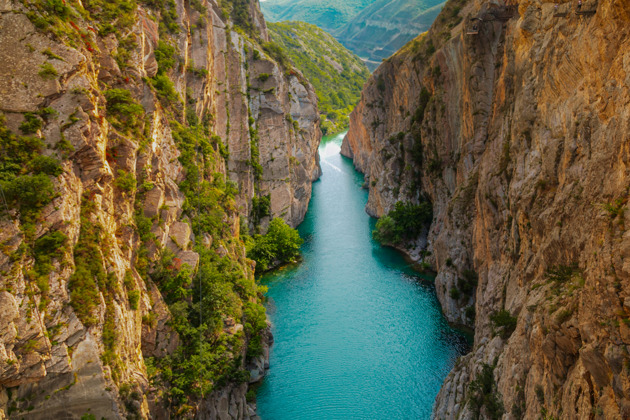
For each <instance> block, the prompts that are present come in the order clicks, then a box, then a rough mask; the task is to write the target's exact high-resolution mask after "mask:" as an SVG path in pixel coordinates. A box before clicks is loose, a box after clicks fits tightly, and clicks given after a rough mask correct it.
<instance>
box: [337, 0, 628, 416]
mask: <svg viewBox="0 0 630 420" xmlns="http://www.w3.org/2000/svg"><path fill="white" fill-rule="evenodd" d="M511 4H514V5H515V7H514V8H510V7H505V6H504V5H503V3H502V2H493V1H491V2H485V1H481V0H469V1H466V0H450V1H449V2H447V3H446V5H445V7H444V9H443V10H442V12H441V13H440V15H439V16H438V17H437V20H436V22H435V23H434V25H433V26H432V28H431V29H430V30H429V31H428V32H427V33H425V34H422V35H421V36H419V37H418V38H417V39H416V40H414V41H412V42H411V43H409V44H408V45H406V46H405V47H404V48H403V49H402V50H401V51H399V52H398V53H397V54H395V55H394V56H392V57H391V58H389V59H387V60H386V61H385V62H384V63H383V64H382V65H381V66H380V67H379V68H378V69H377V70H376V72H375V73H374V74H373V76H372V78H371V79H370V81H368V83H367V85H366V87H365V88H364V91H363V94H362V100H361V102H360V103H359V105H358V106H357V108H356V109H355V110H354V112H353V113H352V115H351V122H350V131H349V133H348V135H347V136H346V138H345V140H344V144H343V148H342V153H343V154H345V155H346V156H349V157H351V158H352V159H353V160H354V164H355V166H356V167H357V168H358V169H359V170H360V171H362V172H363V173H364V174H365V176H366V186H367V187H368V188H369V200H368V204H367V211H368V212H369V213H370V214H371V215H374V216H377V217H381V216H385V215H387V214H388V213H390V212H391V211H392V210H393V209H394V207H395V204H396V203H397V202H398V201H402V202H412V203H416V204H419V203H422V202H430V203H431V204H432V207H433V219H432V222H431V224H430V228H429V229H428V230H427V231H425V234H424V235H422V236H421V237H420V238H418V239H417V240H414V241H410V242H408V243H406V244H399V245H397V246H398V247H400V248H407V249H406V252H407V253H408V254H409V256H410V257H411V258H414V259H416V260H418V261H423V262H424V265H425V266H428V267H432V268H433V269H434V270H435V271H437V272H438V275H437V278H436V280H435V284H436V290H437V294H438V298H439V300H440V303H441V305H442V308H443V310H444V313H445V315H446V317H447V318H448V319H449V321H451V322H452V323H454V324H460V325H464V326H467V327H471V328H474V331H475V333H474V336H475V337H474V346H473V349H472V351H471V352H470V353H469V354H468V355H466V356H465V357H463V358H461V359H460V360H459V361H458V362H457V363H456V365H455V367H454V369H453V370H452V371H451V373H450V374H449V376H448V378H447V379H446V381H445V383H444V385H443V387H442V390H441V392H440V394H439V396H438V398H437V401H436V405H435V407H434V412H433V417H434V418H436V419H451V418H462V419H464V418H466V419H467V418H495V419H496V418H505V419H512V418H515V419H518V418H526V419H537V418H546V419H547V418H548V419H551V418H563V419H586V418H591V419H594V418H606V419H624V418H628V417H630V369H629V367H630V353H629V347H628V345H630V335H629V333H630V284H629V282H630V258H629V256H630V234H629V233H628V232H627V230H626V226H627V224H628V222H629V220H628V218H629V217H630V213H629V212H628V209H627V202H628V195H629V191H630V190H629V189H630V172H629V168H628V162H629V159H630V155H629V148H628V139H629V136H630V118H629V117H630V87H629V86H630V36H629V35H630V3H628V2H627V1H624V0H599V1H593V2H591V1H585V2H583V4H582V2H580V5H579V6H578V5H577V3H576V2H568V1H567V2H559V3H558V4H557V7H556V3H553V2H550V1H543V0H520V1H518V2H511ZM474 18H477V20H474ZM479 19H480V20H479Z"/></svg>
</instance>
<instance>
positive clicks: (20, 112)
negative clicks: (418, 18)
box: [0, 0, 321, 419]
mask: <svg viewBox="0 0 630 420" xmlns="http://www.w3.org/2000/svg"><path fill="white" fill-rule="evenodd" d="M190 3H193V4H189V2H184V1H180V0H177V1H173V2H169V1H156V2H139V3H138V4H136V3H135V2H131V3H128V2H91V3H90V4H89V5H87V4H84V5H81V3H80V2H79V3H76V2H62V1H49V2H43V1H35V2H20V1H11V0H4V1H0V45H2V48H0V60H1V61H2V62H3V65H1V66H0V140H1V141H2V145H1V146H0V163H1V164H0V166H1V168H0V172H1V173H2V176H1V177H0V182H2V186H3V187H4V188H3V193H4V192H6V200H5V196H4V195H3V196H2V200H1V201H0V207H1V208H0V251H1V252H0V418H29V419H38V418H41V419H44V418H46V419H48V418H55V417H63V418H77V419H78V418H82V416H84V415H92V416H94V418H124V417H127V418H149V417H151V418H172V417H173V416H176V417H180V418H183V417H188V418H192V417H195V416H196V417H198V418H221V419H223V418H238V419H241V418H250V417H253V416H255V410H254V411H252V410H253V409H252V407H249V408H248V406H247V401H246V397H245V395H246V392H247V382H248V381H247V377H249V376H250V375H249V373H248V370H249V367H248V366H246V359H249V358H250V356H249V353H248V343H249V342H250V341H251V340H256V339H258V338H256V337H258V336H260V335H261V334H262V337H263V338H262V339H261V340H262V343H263V344H260V345H261V346H262V348H263V351H262V354H263V355H262V356H258V355H256V358H255V362H254V369H255V370H256V375H257V378H260V376H261V374H264V372H263V371H264V368H265V367H268V361H266V359H265V356H267V357H268V342H269V337H270V336H269V334H268V333H264V332H260V331H259V329H260V327H256V328H255V327H250V326H248V322H249V323H252V322H253V321H251V319H249V318H248V317H253V315H250V314H251V313H252V311H253V310H251V309H250V308H252V307H254V308H260V306H259V303H260V298H261V295H259V293H258V292H257V288H256V284H255V281H254V277H253V267H252V263H251V261H248V260H247V259H246V258H245V250H244V245H243V242H242V241H241V240H240V230H241V227H242V226H243V227H247V225H248V221H251V220H250V216H251V215H252V207H253V206H252V202H254V201H256V200H254V198H261V197H265V196H268V197H269V199H270V211H269V213H265V214H263V215H258V220H257V223H256V224H261V225H262V229H263V230H264V225H265V223H267V222H268V221H269V220H270V219H271V217H282V218H284V219H285V220H286V221H287V222H288V223H289V224H291V225H292V226H296V225H297V224H299V223H300V222H301V220H302V219H303V217H304V214H305V212H306V209H307V207H308V202H309V199H310V194H311V183H312V181H314V180H315V179H316V178H317V177H318V176H319V173H320V169H319V161H318V160H319V158H318V155H317V148H318V144H319V140H320V136H321V133H320V130H319V125H318V124H319V116H318V110H317V99H316V96H315V93H314V91H313V89H312V87H311V86H310V84H308V82H306V81H305V80H304V78H303V77H302V76H301V75H300V74H299V73H298V72H296V71H295V70H293V69H291V68H285V67H283V66H282V65H281V64H279V63H278V61H277V58H274V57H272V56H271V55H270V54H269V53H267V52H265V50H264V49H263V43H264V42H265V41H267V40H268V36H267V33H266V27H265V23H264V20H263V18H262V15H261V13H260V11H259V9H258V2H257V1H251V2H247V3H246V4H247V6H246V7H247V10H246V13H245V14H239V15H238V16H239V17H240V18H241V19H242V18H243V16H246V17H247V19H246V22H240V23H238V22H237V23H234V22H233V21H232V20H231V18H230V15H231V14H234V12H233V11H232V13H231V12H230V7H229V5H228V7H227V8H226V4H223V2H221V4H218V3H217V2H216V1H213V0H211V1H197V2H190ZM130 4H131V6H130ZM243 4H245V3H243ZM221 6H223V8H222V7H221ZM84 7H86V8H87V9H84ZM233 7H237V6H233ZM237 25H242V27H244V28H245V29H242V28H240V27H239V28H237ZM246 31H249V32H248V33H247V34H245V33H246ZM264 75H266V76H264ZM263 79H265V80H264V81H263ZM18 136H22V137H18ZM40 143H41V145H39V144H40ZM21 145H28V147H27V146H24V149H19V148H20V147H22V146H21ZM18 149H19V150H20V152H19V153H18V152H14V151H15V150H18ZM27 149H28V150H27ZM31 152H33V153H34V155H33V156H35V157H33V158H32V159H31V158H30V157H28V156H30V155H28V154H29V153H31ZM39 154H41V155H43V156H45V157H46V159H40V157H41V156H40V157H38V156H39ZM15 162H23V163H24V166H23V167H20V165H15ZM259 167H260V168H262V172H261V173H259V172H258V168H259ZM32 174H37V175H36V177H38V178H36V177H35V176H33V177H32ZM42 177H43V178H42ZM16 179H17V181H16ZM20 180H22V181H23V182H22V183H20V182H21V181H20ZM33 180H39V181H38V182H40V184H37V185H40V187H39V188H38V187H35V188H33V189H31V190H29V189H28V188H31V187H30V184H29V182H34V181H33ZM49 184H50V188H51V191H50V192H48V191H47V189H46V188H47V187H46V186H47V185H49ZM33 185H35V184H33ZM41 186H44V187H41ZM18 188H25V189H26V190H25V191H28V194H31V195H27V194H25V193H23V194H20V193H19V190H18ZM5 190H6V191H5ZM16 191H17V192H16ZM33 197H35V198H33ZM26 200H35V201H31V202H30V203H35V204H36V205H34V206H30V207H29V206H27V205H25V204H24V203H27V201H26ZM241 218H242V219H243V220H244V222H245V223H240V219H241ZM249 224H250V226H254V224H255V223H254V222H253V221H251V223H249ZM167 257H168V258H167ZM212 264H223V265H222V267H223V269H224V271H223V272H222V275H223V276H224V277H220V279H219V280H213V282H214V283H213V284H215V285H216V287H220V288H221V287H222V288H223V289H221V290H220V291H214V292H216V293H215V294H213V295H212V299H219V300H220V299H221V298H223V299H225V301H226V302H229V305H228V304H225V305H223V306H221V307H218V306H217V307H216V308H215V307H213V308H214V309H212V311H208V310H207V309H205V310H206V311H208V313H210V314H211V315H212V316H213V318H212V321H213V322H214V320H217V321H216V323H215V324H211V321H208V320H204V319H202V321H204V322H206V323H207V324H208V325H212V326H211V327H210V326H209V327H208V329H210V330H211V329H212V328H214V330H213V331H214V332H208V333H207V335H206V337H207V342H208V343H209V344H208V348H206V349H205V350H204V351H205V352H206V353H205V354H208V352H215V353H212V354H216V355H218V356H220V357H224V358H225V360H226V362H225V363H228V362H229V363H231V364H230V366H232V367H233V369H234V371H235V373H234V374H230V375H231V376H229V375H227V374H225V375H224V376H217V377H216V378H215V379H217V382H218V383H220V382H219V381H218V380H219V379H220V380H222V381H223V383H226V382H227V385H225V386H219V385H215V384H214V383H211V384H210V385H208V386H206V388H204V390H203V391H201V392H196V393H195V394H194V395H193V394H186V395H183V396H182V395H181V394H180V395H179V396H178V397H175V394H173V393H171V392H172V389H173V387H174V385H173V384H172V383H171V382H170V380H169V377H168V376H167V375H166V374H165V371H164V370H162V371H161V372H162V373H161V374H156V373H155V372H156V371H155V366H156V365H155V363H157V364H158V365H159V360H169V359H168V358H175V357H176V356H177V354H178V352H179V351H180V350H181V348H182V346H185V345H187V344H186V340H190V337H188V338H187V337H185V336H182V334H181V331H183V330H182V329H181V325H182V324H181V322H184V321H182V317H184V318H185V317H186V313H187V312H186V311H190V313H192V311H198V312H202V309H199V307H201V308H203V307H202V306H198V307H194V305H201V304H200V303H195V302H199V296H195V295H193V292H192V290H189V291H185V292H182V293H183V294H182V295H178V296H180V297H179V298H177V299H179V300H180V301H181V302H182V304H179V306H177V304H176V306H175V307H176V308H179V309H178V310H179V311H180V312H179V313H176V316H175V318H174V316H173V314H172V312H173V304H174V302H176V301H177V299H176V298H174V296H175V295H169V293H172V292H174V291H175V289H170V287H171V286H172V284H171V285H168V281H180V282H184V283H183V286H190V282H191V276H192V275H193V273H195V272H196V271H198V270H201V271H203V270H206V271H207V272H210V271H209V270H211V268H212V267H214V266H212ZM212 269H214V268H212ZM159 270H162V271H159ZM154 271H155V272H157V273H158V274H159V275H160V276H162V277H159V276H154V275H149V273H151V272H154ZM160 273H162V274H160ZM164 273H167V274H164ZM169 276H170V277H169ZM202 277H203V276H202ZM195 278H198V277H195ZM176 279H179V280H176ZM226 279H227V280H226ZM199 282H200V284H202V283H201V280H199ZM222 282H223V283H222ZM184 289H186V287H184ZM184 289H179V290H180V292H181V291H182V290H184ZM180 292H176V293H180ZM202 293H204V291H202ZM207 294H208V296H210V292H207ZM181 296H183V297H181ZM204 299H205V298H204ZM208 299H210V298H208ZM213 302H214V301H213ZM187 304H189V305H191V306H190V307H188V309H186V308H187V306H186V305H187ZM213 304H214V303H213ZM182 305H183V306H182ZM207 305H208V304H206V306H207ZM182 310H183V311H184V312H183V313H182ZM248 311H250V312H248ZM254 312H255V311H254ZM188 316H190V315H188ZM177 317H179V318H177ZM263 318H264V315H263ZM197 319H199V318H198V317H197ZM221 323H222V324H223V325H221ZM259 323H260V322H259ZM178 324H179V326H178ZM244 324H245V326H244ZM191 326H192V327H194V328H197V327H198V326H197V325H196V324H191ZM178 328H179V330H178ZM199 328H201V327H199ZM178 331H180V333H178ZM221 340H224V341H223V342H222V341H221ZM226 343H227V344H226ZM265 349H266V350H265ZM193 356H194V357H193ZM193 356H191V359H194V358H195V357H198V356H197V355H193ZM165 358H166V359H165ZM182 360H184V359H183V358H182ZM149 361H151V363H149ZM147 366H148V368H147ZM173 369H174V370H175V369H176V368H175V366H173ZM159 370H160V369H158V371H159ZM166 373H168V372H166ZM222 375H223V374H222ZM234 378H237V379H234ZM178 386H179V387H180V388H181V384H180V385H178ZM192 386H193V387H194V386H195V385H194V384H193V385H192ZM206 390H210V391H208V392H206ZM177 391H178V392H181V389H177ZM225 407H227V408H225ZM234 407H236V408H234ZM176 410H178V411H176Z"/></svg>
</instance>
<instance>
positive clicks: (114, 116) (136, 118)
mask: <svg viewBox="0 0 630 420" xmlns="http://www.w3.org/2000/svg"><path fill="white" fill-rule="evenodd" d="M105 98H106V99H107V117H108V119H109V121H110V122H111V124H112V125H113V126H114V127H115V128H116V129H118V130H123V131H125V132H129V131H134V130H137V129H138V128H139V125H140V124H141V123H142V117H143V116H144V108H143V107H142V105H140V104H139V103H138V102H137V101H136V100H135V99H133V97H132V96H131V92H129V91H128V90H125V89H110V90H108V91H106V92H105Z"/></svg>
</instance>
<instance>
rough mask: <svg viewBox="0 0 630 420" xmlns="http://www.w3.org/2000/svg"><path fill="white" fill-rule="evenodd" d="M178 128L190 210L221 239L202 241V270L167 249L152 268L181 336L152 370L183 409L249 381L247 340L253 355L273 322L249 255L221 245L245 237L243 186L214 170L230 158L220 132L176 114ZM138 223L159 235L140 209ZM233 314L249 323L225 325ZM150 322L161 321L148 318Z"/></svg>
mask: <svg viewBox="0 0 630 420" xmlns="http://www.w3.org/2000/svg"><path fill="white" fill-rule="evenodd" d="M171 128H172V129H173V139H174V140H175V142H176V145H177V147H178V149H179V151H180V156H179V161H180V163H181V164H182V166H183V167H184V169H185V178H184V180H183V181H182V182H181V184H180V189H181V191H182V192H183V193H184V195H185V197H186V200H185V203H184V211H185V213H186V215H187V216H188V218H189V219H190V222H191V227H192V230H193V232H194V234H195V236H196V237H198V238H200V237H203V236H204V235H211V236H212V238H213V241H212V247H211V248H209V249H208V248H206V247H205V246H203V245H202V244H201V243H197V244H196V245H195V246H194V251H196V252H197V253H198V254H199V257H200V260H199V265H198V268H197V271H196V272H193V271H192V269H193V267H188V266H186V265H184V264H182V261H181V260H179V259H178V258H177V257H176V256H175V255H173V253H172V252H170V251H168V250H163V251H162V253H161V256H160V259H159V261H158V262H157V264H156V265H155V267H154V269H153V271H152V273H151V274H150V279H151V280H152V281H153V282H154V283H155V284H156V285H157V287H158V288H159V290H160V292H161V293H162V295H163V297H164V299H165V301H166V303H167V304H168V305H169V309H170V312H171V314H172V317H173V318H172V321H171V325H172V327H173V328H174V329H175V330H176V331H177V332H178V334H179V337H180V340H181V344H180V346H179V347H178V348H177V350H176V351H175V352H174V354H172V355H170V356H166V357H164V358H160V359H155V360H153V361H151V362H149V364H150V365H151V373H152V377H153V379H154V380H159V381H160V382H161V383H163V384H165V385H167V395H166V397H167V400H168V403H169V404H170V406H171V407H174V408H173V412H177V413H178V415H183V414H184V413H186V412H187V411H188V410H190V409H191V403H192V401H194V400H195V399H196V398H199V397H202V396H204V395H207V394H208V393H209V392H211V391H212V390H213V389H215V388H220V387H222V386H224V385H225V384H226V383H228V382H231V381H234V382H242V381H246V380H247V378H248V372H246V371H243V370H242V369H241V364H242V362H243V360H242V358H241V357H240V354H241V352H242V350H243V349H244V346H246V345H247V348H248V350H247V354H246V358H250V357H255V356H256V355H258V354H259V352H260V351H262V339H261V333H262V330H263V329H264V328H265V327H266V322H265V317H264V308H263V307H262V306H261V305H260V304H259V303H258V302H259V299H260V296H261V294H260V293H261V290H259V288H258V286H257V285H256V283H255V280H254V279H253V276H248V275H247V272H248V270H249V269H248V262H247V261H246V260H245V259H244V258H243V257H241V256H240V255H239V254H237V255H234V254H233V252H236V251H230V254H229V255H226V256H223V257H222V256H220V254H219V252H218V248H219V247H223V248H224V249H233V248H234V246H235V245H237V246H238V244H240V243H241V242H240V238H239V237H238V236H237V237H234V234H233V232H232V229H231V224H230V220H231V218H234V217H237V210H236V205H235V202H234V195H235V194H236V192H237V190H236V187H235V185H234V184H232V183H231V182H229V181H228V180H226V178H225V176H224V175H223V174H221V173H216V172H215V169H214V168H216V165H217V163H218V160H219V159H222V156H221V152H220V149H221V147H220V143H221V141H220V138H218V137H216V136H209V135H208V134H209V133H207V132H206V130H205V129H204V127H202V126H189V127H186V126H183V125H181V124H178V123H177V122H174V121H171ZM141 185H144V184H143V183H141ZM144 190H145V188H144V186H143V187H142V188H141V189H139V191H140V194H141V191H144ZM136 224H137V227H138V233H139V234H140V236H141V239H142V240H143V241H151V240H152V235H151V233H150V229H151V224H152V223H151V221H150V220H149V219H146V218H145V217H144V216H143V215H142V214H141V213H140V212H139V213H137V214H136ZM199 242H201V241H199ZM226 319H232V320H234V321H235V322H237V323H241V324H242V325H243V326H244V330H243V331H240V332H236V333H231V332H228V331H226V330H224V327H225V324H224V320H226ZM146 322H148V323H151V322H154V321H152V320H150V319H149V318H147V320H146Z"/></svg>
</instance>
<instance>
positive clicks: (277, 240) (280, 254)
mask: <svg viewBox="0 0 630 420" xmlns="http://www.w3.org/2000/svg"><path fill="white" fill-rule="evenodd" d="M302 243H303V241H302V238H300V234H299V233H298V231H297V230H295V229H293V228H291V227H290V226H288V225H287V224H286V222H285V221H284V220H282V219H279V218H276V219H273V220H272V221H271V223H269V230H268V231H267V233H266V234H265V235H255V236H254V237H253V239H252V240H251V241H250V243H249V244H248V249H247V257H248V258H251V259H252V260H254V261H256V272H257V273H262V272H264V271H267V270H268V269H269V268H271V267H273V266H274V265H276V264H282V263H287V262H291V261H294V260H295V259H296V258H297V257H298V256H299V255H300V246H301V245H302Z"/></svg>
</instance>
